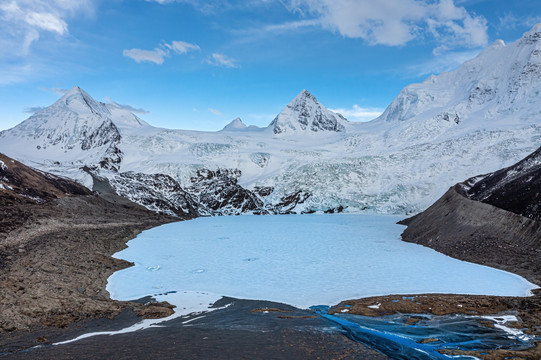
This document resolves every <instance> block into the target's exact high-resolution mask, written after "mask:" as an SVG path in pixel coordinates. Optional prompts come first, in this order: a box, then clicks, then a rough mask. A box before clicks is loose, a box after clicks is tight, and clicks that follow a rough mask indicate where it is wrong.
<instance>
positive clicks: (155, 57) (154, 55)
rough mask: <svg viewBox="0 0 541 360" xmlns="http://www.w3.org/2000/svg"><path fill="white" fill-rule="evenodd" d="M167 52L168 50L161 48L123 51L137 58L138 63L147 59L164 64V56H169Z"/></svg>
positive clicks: (123, 53) (124, 53)
mask: <svg viewBox="0 0 541 360" xmlns="http://www.w3.org/2000/svg"><path fill="white" fill-rule="evenodd" d="M167 54H168V53H167V52H165V51H164V50H162V49H160V48H156V49H154V50H141V49H126V50H124V51H123V52H122V55H124V56H127V57H129V58H131V59H133V60H135V61H136V62H137V63H140V62H144V61H147V62H153V63H155V64H158V65H161V64H163V61H164V58H165V56H167Z"/></svg>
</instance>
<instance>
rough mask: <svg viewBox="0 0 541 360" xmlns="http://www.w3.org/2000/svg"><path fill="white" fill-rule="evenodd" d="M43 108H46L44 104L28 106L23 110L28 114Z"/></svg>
mask: <svg viewBox="0 0 541 360" xmlns="http://www.w3.org/2000/svg"><path fill="white" fill-rule="evenodd" d="M43 109H44V107H43V106H33V107H27V108H25V109H24V110H23V111H24V112H25V113H27V114H33V113H36V112H38V111H40V110H43Z"/></svg>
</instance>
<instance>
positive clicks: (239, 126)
mask: <svg viewBox="0 0 541 360" xmlns="http://www.w3.org/2000/svg"><path fill="white" fill-rule="evenodd" d="M246 128H248V127H247V126H246V124H245V123H243V122H242V120H241V119H240V118H236V119H235V120H232V121H231V122H230V123H229V124H227V125H226V126H224V128H223V129H222V131H235V130H243V129H246Z"/></svg>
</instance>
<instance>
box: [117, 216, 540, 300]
mask: <svg viewBox="0 0 541 360" xmlns="http://www.w3.org/2000/svg"><path fill="white" fill-rule="evenodd" d="M399 219H400V218H398V217H395V216H382V215H353V214H341V215H287V216H237V217H215V218H198V219H195V220H191V221H184V222H178V223H173V224H168V225H163V226H160V227H157V228H154V229H151V230H148V231H145V232H143V233H142V234H140V235H139V236H138V237H137V238H136V239H134V240H131V241H130V242H129V243H128V248H126V249H125V250H123V251H121V252H119V253H117V254H115V257H118V258H122V259H125V260H128V261H132V262H134V263H135V266H133V267H131V268H128V269H125V270H121V271H118V272H116V273H114V274H113V275H112V276H111V277H110V278H109V282H108V285H107V290H108V291H109V292H110V293H111V296H112V297H113V298H114V299H118V300H131V299H137V298H140V297H143V296H147V295H154V294H157V293H165V292H170V291H178V292H182V291H194V292H209V293H213V294H219V295H223V296H231V297H236V298H243V299H260V300H271V301H276V302H282V303H287V304H291V305H294V306H297V307H300V308H308V307H310V306H312V305H332V304H336V303H338V302H340V301H341V300H346V299H353V298H361V297H367V296H376V295H387V294H415V293H461V294H485V295H505V296H526V295H530V290H531V289H534V288H535V286H534V285H533V284H531V283H529V282H528V281H526V280H525V279H523V278H521V277H519V276H517V275H514V274H511V273H508V272H504V271H500V270H496V269H492V268H489V267H484V266H480V265H475V264H471V263H467V262H462V261H459V260H456V259H452V258H450V257H447V256H445V255H442V254H440V253H438V252H436V251H433V250H431V249H428V248H425V247H421V246H419V245H415V244H410V243H405V242H402V241H401V240H400V233H401V232H402V230H403V227H402V226H400V225H396V222H397V221H398V220H399ZM156 269H159V270H156ZM176 305H177V306H182V303H179V304H176Z"/></svg>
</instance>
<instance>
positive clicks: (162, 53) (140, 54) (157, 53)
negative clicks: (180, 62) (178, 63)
mask: <svg viewBox="0 0 541 360" xmlns="http://www.w3.org/2000/svg"><path fill="white" fill-rule="evenodd" d="M194 50H200V48H199V45H196V44H190V43H187V42H185V41H173V42H171V44H167V43H162V44H160V46H159V47H157V48H155V49H154V50H142V49H126V50H124V51H123V52H122V54H123V55H124V56H127V57H129V58H131V59H133V60H135V61H136V62H138V63H140V62H144V61H147V62H153V63H155V64H158V65H161V64H163V62H164V60H165V58H166V57H167V56H170V54H171V51H173V52H175V53H177V54H186V53H187V52H188V51H194Z"/></svg>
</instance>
